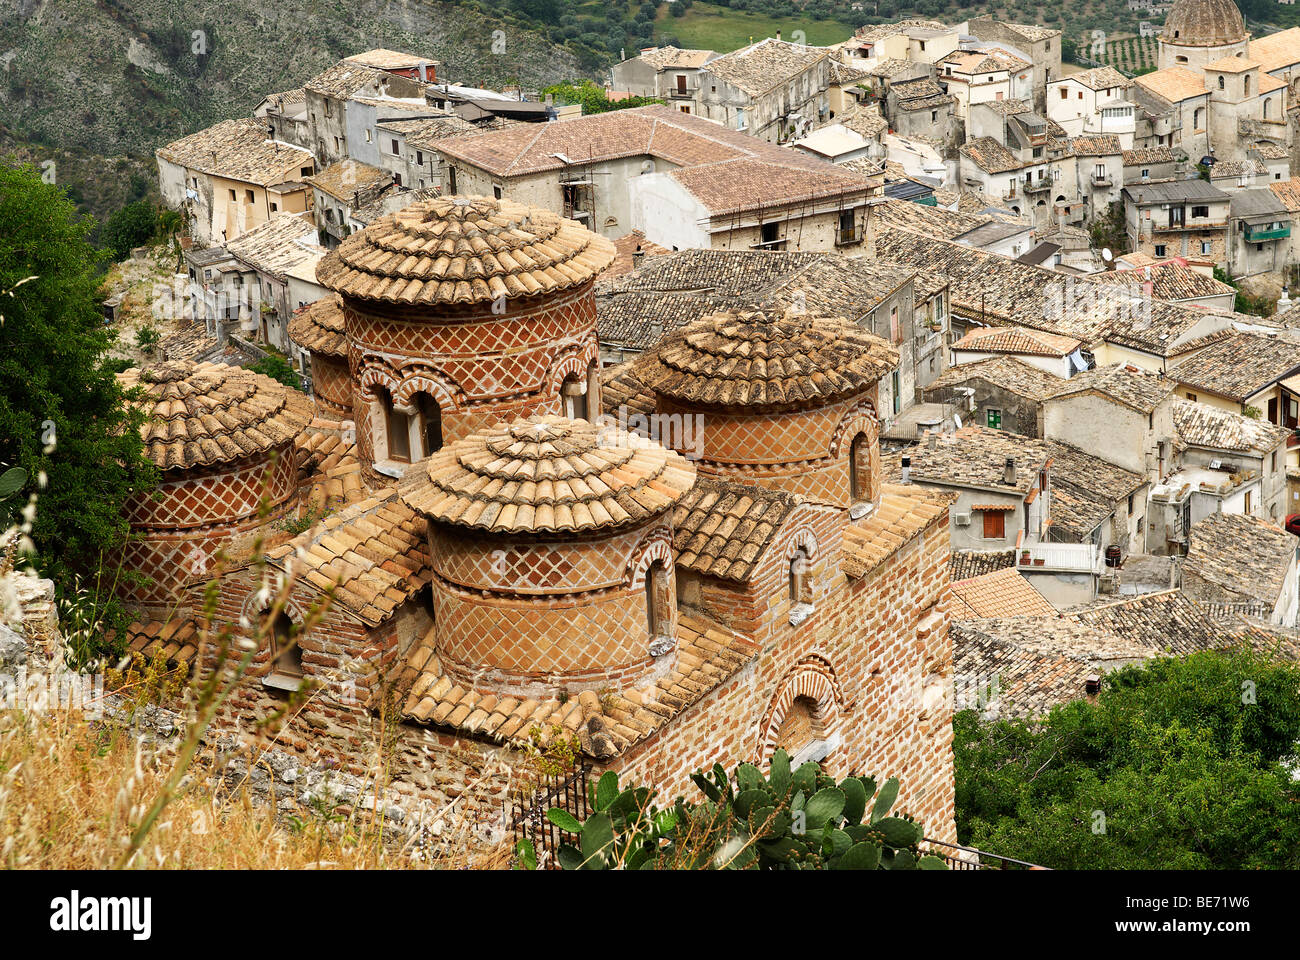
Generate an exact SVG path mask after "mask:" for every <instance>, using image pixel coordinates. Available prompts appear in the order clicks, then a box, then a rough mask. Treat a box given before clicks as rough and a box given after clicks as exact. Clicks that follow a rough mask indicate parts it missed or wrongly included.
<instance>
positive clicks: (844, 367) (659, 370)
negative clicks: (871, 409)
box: [652, 311, 898, 408]
mask: <svg viewBox="0 0 1300 960" xmlns="http://www.w3.org/2000/svg"><path fill="white" fill-rule="evenodd" d="M897 365H898V351H897V350H895V349H894V348H893V347H891V346H890V345H889V344H887V343H886V342H885V341H884V340H882V339H880V338H879V337H877V336H874V335H872V334H870V333H867V332H865V331H864V330H862V329H861V328H859V327H857V326H856V325H854V324H852V323H849V322H848V321H846V320H843V319H839V318H829V317H817V316H810V315H805V314H797V313H793V312H787V313H785V314H784V315H781V316H773V315H770V314H768V313H763V312H761V311H747V312H739V313H737V312H724V313H718V314H713V315H712V316H707V317H704V318H703V319H701V320H698V321H696V322H694V323H692V324H690V325H688V326H687V327H685V328H683V329H682V330H681V331H680V332H679V334H677V335H676V336H675V337H674V338H673V339H672V340H671V341H670V342H668V343H667V344H665V345H664V346H662V347H661V348H660V349H659V354H658V362H657V364H656V369H655V370H654V371H653V372H652V383H653V386H654V390H655V392H657V393H659V394H661V395H663V396H665V397H669V398H671V399H673V400H675V401H677V402H679V403H684V404H688V405H694V404H704V405H709V406H721V407H748V408H779V407H789V406H804V405H808V404H821V403H827V402H830V401H833V400H839V399H842V398H844V397H848V396H852V395H853V394H857V393H862V392H863V391H866V390H869V389H870V388H871V387H872V385H873V384H875V383H876V382H877V381H878V380H879V379H880V378H881V377H882V376H884V375H885V374H886V373H887V372H888V371H890V370H892V369H893V368H894V367H895V366H897Z"/></svg>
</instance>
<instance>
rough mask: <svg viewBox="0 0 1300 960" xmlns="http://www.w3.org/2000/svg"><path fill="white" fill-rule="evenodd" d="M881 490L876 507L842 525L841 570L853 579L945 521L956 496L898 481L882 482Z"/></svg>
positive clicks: (860, 576) (867, 571)
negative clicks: (859, 517) (844, 525)
mask: <svg viewBox="0 0 1300 960" xmlns="http://www.w3.org/2000/svg"><path fill="white" fill-rule="evenodd" d="M880 490H881V496H880V503H879V504H878V505H877V506H876V509H875V510H873V511H872V512H871V513H870V515H868V516H867V517H866V518H865V519H863V520H859V521H857V522H856V523H852V524H849V525H848V526H846V527H845V528H844V547H843V551H842V552H841V554H840V570H841V571H842V572H843V573H844V575H845V576H847V577H849V578H850V579H853V580H858V579H860V578H862V577H865V576H867V574H869V573H871V572H873V571H874V570H876V569H877V568H878V567H879V566H880V565H881V564H882V563H884V562H885V561H886V560H887V559H889V558H890V557H892V556H893V555H894V554H895V553H896V552H897V551H898V549H899V547H901V546H903V545H904V544H906V543H908V542H909V541H911V540H912V539H913V538H915V537H917V536H919V535H921V534H922V533H924V532H925V531H926V530H928V529H929V528H930V527H931V526H932V525H934V524H937V523H940V522H942V523H947V518H948V508H949V507H950V506H951V505H952V504H953V502H954V501H955V500H956V497H954V496H953V495H952V494H948V493H940V492H938V491H935V490H926V489H924V488H921V487H914V486H903V485H901V484H893V483H885V484H882V485H881V488H880Z"/></svg>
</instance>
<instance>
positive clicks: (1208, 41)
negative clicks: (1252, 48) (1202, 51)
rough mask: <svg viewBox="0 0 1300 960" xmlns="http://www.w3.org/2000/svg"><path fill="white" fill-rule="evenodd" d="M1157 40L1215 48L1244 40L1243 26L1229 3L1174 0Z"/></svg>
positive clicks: (1235, 9)
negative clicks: (1175, 0)
mask: <svg viewBox="0 0 1300 960" xmlns="http://www.w3.org/2000/svg"><path fill="white" fill-rule="evenodd" d="M1160 39H1161V40H1164V41H1167V42H1169V43H1174V44H1186V45H1187V46H1198V47H1217V46H1220V45H1224V44H1230V43H1237V42H1239V41H1241V40H1244V39H1246V22H1245V20H1243V19H1242V16H1241V11H1240V10H1238V9H1237V5H1236V4H1235V3H1233V2H1232V0H1177V2H1176V3H1174V6H1173V9H1171V10H1170V11H1169V15H1168V16H1167V17H1165V25H1164V29H1163V30H1162V31H1161V33H1160Z"/></svg>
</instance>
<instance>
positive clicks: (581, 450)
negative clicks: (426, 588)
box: [398, 416, 695, 534]
mask: <svg viewBox="0 0 1300 960" xmlns="http://www.w3.org/2000/svg"><path fill="white" fill-rule="evenodd" d="M694 482H695V468H694V466H692V465H691V464H690V463H689V462H687V461H686V460H685V459H684V458H683V457H681V456H680V455H679V454H677V453H674V452H672V451H669V450H665V449H664V448H663V447H661V446H659V445H658V444H655V443H652V442H651V441H648V440H644V439H642V438H640V437H637V436H635V435H630V434H627V433H624V432H622V431H618V430H615V429H613V428H606V427H599V426H596V425H595V424H592V423H588V422H587V421H585V420H569V419H566V418H564V417H555V416H534V417H528V418H525V419H519V420H516V421H514V422H513V423H510V424H505V423H499V424H497V425H496V426H495V427H493V428H491V429H489V430H485V431H483V432H481V433H476V434H472V435H470V436H469V437H466V438H465V439H464V440H461V441H458V442H456V443H454V444H452V445H450V446H448V447H444V448H443V449H442V450H440V451H438V452H437V453H435V454H434V455H433V456H431V457H430V458H429V459H428V460H426V461H424V462H422V463H420V464H419V465H417V467H416V468H415V469H413V470H411V471H410V472H409V473H407V475H406V477H405V478H403V480H402V481H401V483H400V484H399V488H398V489H399V490H400V492H401V497H402V500H403V501H404V502H405V503H406V505H407V506H409V507H411V508H413V509H415V510H418V511H419V512H421V513H423V514H424V515H425V516H427V517H428V518H429V519H431V520H436V521H442V522H444V523H450V524H456V525H458V526H463V527H472V528H475V529H478V530H483V531H488V532H492V533H516V534H517V533H579V532H586V531H593V530H601V531H607V530H611V529H614V528H617V527H621V526H624V525H630V524H636V523H639V522H641V521H643V520H646V519H648V518H650V517H653V516H655V515H656V514H659V513H662V512H663V511H665V510H667V509H668V508H669V507H671V506H672V505H673V504H674V503H675V502H676V501H677V499H678V498H679V497H681V496H682V494H684V493H685V492H686V491H687V490H689V489H690V488H691V486H692V484H694Z"/></svg>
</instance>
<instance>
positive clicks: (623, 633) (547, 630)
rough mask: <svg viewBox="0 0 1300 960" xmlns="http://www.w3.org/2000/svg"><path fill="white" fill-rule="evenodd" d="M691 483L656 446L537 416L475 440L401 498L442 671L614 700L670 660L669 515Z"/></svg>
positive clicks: (508, 686)
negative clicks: (423, 525) (425, 582)
mask: <svg viewBox="0 0 1300 960" xmlns="http://www.w3.org/2000/svg"><path fill="white" fill-rule="evenodd" d="M694 482H695V470H694V468H693V467H692V466H691V465H690V463H688V462H687V461H686V460H684V459H683V458H682V457H681V456H679V455H678V454H676V453H673V452H672V451H669V450H665V449H664V448H663V447H661V446H659V445H658V444H655V443H652V442H650V441H648V440H643V439H642V438H640V437H636V436H631V435H629V434H627V433H624V432H622V431H618V430H616V429H614V428H605V427H597V426H596V425H594V424H592V423H589V422H587V421H585V420H569V419H566V418H563V417H556V416H539V417H530V418H527V419H521V420H516V421H515V422H514V423H511V424H504V423H502V424H498V425H497V426H496V427H494V428H492V429H490V430H485V431H482V432H479V433H475V434H472V435H471V436H469V437H467V438H465V439H464V440H461V441H458V442H456V443H454V444H451V445H450V446H448V447H446V448H444V449H443V450H440V451H439V452H437V453H435V454H434V455H433V456H432V457H431V458H430V459H429V460H428V461H426V462H425V463H422V464H420V465H419V466H418V467H417V468H416V469H414V470H412V471H410V472H409V473H408V474H407V475H406V477H405V478H403V480H402V481H401V483H400V484H399V487H398V489H399V492H400V495H401V497H402V499H403V501H404V502H405V503H406V504H407V506H409V507H411V508H412V509H414V510H417V511H419V512H420V513H422V514H423V515H424V516H425V517H426V518H427V520H428V535H429V544H430V548H431V555H432V560H433V584H432V589H433V603H434V619H435V624H436V630H437V647H438V656H439V658H440V660H441V663H442V667H443V669H444V670H445V671H446V672H447V673H448V675H450V676H453V677H455V678H457V680H458V681H459V682H461V683H463V684H466V685H470V686H473V687H476V688H479V689H489V690H493V691H495V692H497V693H500V694H502V695H505V694H509V695H512V696H520V697H526V696H534V695H545V696H554V695H555V694H556V692H557V691H558V690H566V691H570V692H572V691H574V690H581V689H599V688H602V687H606V686H621V685H623V684H626V683H630V682H633V681H635V680H638V679H640V678H642V677H643V676H645V675H646V674H647V673H649V672H652V671H653V670H655V668H656V667H657V666H658V665H660V664H662V663H663V662H664V661H663V659H662V658H664V657H666V656H668V655H670V654H672V652H673V650H674V649H675V642H674V637H675V635H676V626H677V609H676V597H675V588H674V584H673V568H672V553H671V551H670V545H671V542H672V506H673V504H674V503H676V501H677V500H678V498H679V497H681V496H682V494H684V493H685V492H686V491H687V490H689V489H690V488H691V486H692V485H693V484H694Z"/></svg>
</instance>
